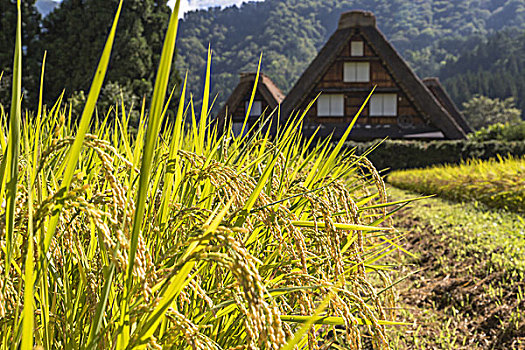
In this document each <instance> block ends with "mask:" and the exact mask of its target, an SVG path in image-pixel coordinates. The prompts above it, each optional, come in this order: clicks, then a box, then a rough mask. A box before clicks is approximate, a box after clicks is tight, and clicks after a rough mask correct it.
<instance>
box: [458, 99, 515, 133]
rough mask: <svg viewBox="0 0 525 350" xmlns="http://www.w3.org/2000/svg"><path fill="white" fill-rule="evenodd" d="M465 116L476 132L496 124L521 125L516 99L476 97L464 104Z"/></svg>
mask: <svg viewBox="0 0 525 350" xmlns="http://www.w3.org/2000/svg"><path fill="white" fill-rule="evenodd" d="M463 114H464V115H465V118H466V119H467V121H468V122H469V124H470V125H471V126H472V127H473V128H474V129H476V130H478V129H481V128H484V127H487V126H489V125H492V124H496V123H519V122H520V121H521V118H520V115H521V111H520V110H519V109H518V108H516V104H515V102H514V98H512V97H509V98H507V99H505V100H500V99H498V98H496V99H491V98H489V97H486V96H479V95H478V96H474V97H473V98H472V99H470V100H469V101H467V102H465V103H463Z"/></svg>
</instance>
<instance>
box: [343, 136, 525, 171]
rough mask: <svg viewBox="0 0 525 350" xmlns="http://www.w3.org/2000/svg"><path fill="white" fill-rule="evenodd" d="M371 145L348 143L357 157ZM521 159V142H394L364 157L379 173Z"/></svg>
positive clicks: (523, 151) (524, 150) (524, 145)
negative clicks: (380, 171) (466, 162)
mask: <svg viewBox="0 0 525 350" xmlns="http://www.w3.org/2000/svg"><path fill="white" fill-rule="evenodd" d="M379 142H380V141H375V142H366V143H360V142H348V143H347V145H348V147H351V148H356V152H357V154H359V155H361V154H363V153H364V152H366V151H367V150H369V149H370V148H371V147H374V146H375V145H377V144H378V143H379ZM508 155H512V156H514V157H522V156H525V141H516V142H505V141H486V142H476V141H471V140H460V141H394V140H387V141H384V142H382V143H381V144H380V145H379V146H378V147H377V148H376V149H375V150H374V151H373V152H372V153H370V154H369V155H368V158H369V159H370V160H371V161H372V163H373V164H374V165H375V167H376V168H377V169H379V170H383V169H391V170H397V169H413V168H426V167H429V166H431V165H436V164H459V163H461V162H462V161H465V160H468V159H482V160H488V159H492V158H496V157H497V156H501V157H506V156H508Z"/></svg>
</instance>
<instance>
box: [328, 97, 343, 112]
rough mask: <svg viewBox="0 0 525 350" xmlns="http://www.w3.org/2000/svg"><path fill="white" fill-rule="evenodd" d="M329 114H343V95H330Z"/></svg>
mask: <svg viewBox="0 0 525 350" xmlns="http://www.w3.org/2000/svg"><path fill="white" fill-rule="evenodd" d="M330 115H331V116H334V117H344V116H345V97H344V95H330Z"/></svg>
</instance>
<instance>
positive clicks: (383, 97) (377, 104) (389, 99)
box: [370, 94, 397, 117]
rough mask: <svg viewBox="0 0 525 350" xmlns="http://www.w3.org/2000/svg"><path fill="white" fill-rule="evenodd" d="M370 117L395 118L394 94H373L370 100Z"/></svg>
mask: <svg viewBox="0 0 525 350" xmlns="http://www.w3.org/2000/svg"><path fill="white" fill-rule="evenodd" d="M370 115H371V116H373V117H383V116H384V117H395V116H397V95H396V94H374V95H372V98H371V99H370Z"/></svg>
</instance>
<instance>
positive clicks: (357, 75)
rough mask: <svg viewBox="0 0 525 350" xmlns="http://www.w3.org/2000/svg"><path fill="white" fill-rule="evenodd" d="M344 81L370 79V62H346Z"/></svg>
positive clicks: (359, 81) (357, 81) (367, 80)
mask: <svg viewBox="0 0 525 350" xmlns="http://www.w3.org/2000/svg"><path fill="white" fill-rule="evenodd" d="M343 80H344V82H346V83H366V82H369V81H370V62H345V64H344V77H343Z"/></svg>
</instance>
